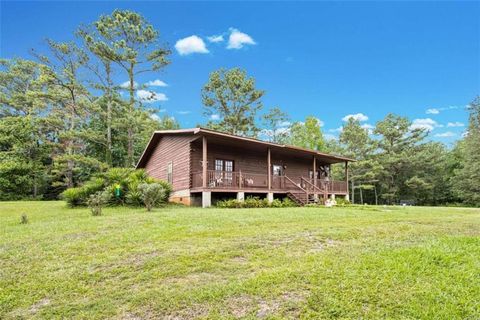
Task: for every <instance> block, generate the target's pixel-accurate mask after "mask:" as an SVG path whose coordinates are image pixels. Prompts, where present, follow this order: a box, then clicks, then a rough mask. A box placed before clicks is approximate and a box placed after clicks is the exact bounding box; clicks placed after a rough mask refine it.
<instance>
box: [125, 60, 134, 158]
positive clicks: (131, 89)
mask: <svg viewBox="0 0 480 320" xmlns="http://www.w3.org/2000/svg"><path fill="white" fill-rule="evenodd" d="M128 78H129V81H130V87H129V93H130V104H129V107H130V108H129V112H128V115H127V116H128V117H129V121H128V129H127V167H130V166H134V165H135V163H134V159H133V140H134V131H133V130H134V119H135V117H134V114H133V112H134V109H135V82H134V75H133V64H130V68H129V70H128Z"/></svg>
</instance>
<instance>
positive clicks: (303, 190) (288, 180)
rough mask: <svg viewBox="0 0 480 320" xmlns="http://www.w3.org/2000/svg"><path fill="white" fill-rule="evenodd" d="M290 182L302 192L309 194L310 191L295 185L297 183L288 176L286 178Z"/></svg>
mask: <svg viewBox="0 0 480 320" xmlns="http://www.w3.org/2000/svg"><path fill="white" fill-rule="evenodd" d="M284 177H285V178H286V179H287V180H288V181H290V182H291V183H293V185H294V186H296V187H297V188H298V189H300V190H302V191H303V192H305V193H307V194H308V191H307V190H305V189H303V188H302V187H301V186H299V185H298V184H296V183H295V181H293V180H292V179H290V178H289V177H287V176H284Z"/></svg>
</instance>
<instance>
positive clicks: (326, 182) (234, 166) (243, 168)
mask: <svg viewBox="0 0 480 320" xmlns="http://www.w3.org/2000/svg"><path fill="white" fill-rule="evenodd" d="M351 161H354V160H353V159H349V158H345V157H341V156H336V155H330V154H326V153H322V152H318V151H315V150H309V149H303V148H298V147H293V146H289V145H282V144H276V143H271V142H265V141H261V140H257V139H252V138H246V137H241V136H235V135H231V134H226V133H222V132H218V131H214V130H210V129H204V128H193V129H182V130H164V131H155V132H154V134H153V135H152V138H151V139H150V142H149V143H148V145H147V147H146V149H145V151H144V152H143V154H142V156H141V158H140V160H139V161H138V164H137V168H145V169H146V171H147V173H148V174H149V175H150V176H152V177H154V178H157V179H162V180H166V181H168V182H170V183H171V184H172V186H173V192H172V195H171V199H170V200H171V201H175V202H181V203H184V204H187V205H202V206H203V207H209V206H210V205H211V204H212V201H213V202H215V201H216V200H217V199H224V198H229V197H230V198H231V197H236V198H237V199H238V200H240V201H242V200H243V199H244V198H245V196H248V195H255V196H260V197H267V199H268V200H269V201H273V199H274V198H284V197H289V198H291V199H292V200H293V201H295V202H297V203H298V204H300V205H304V204H307V203H311V202H322V201H325V200H326V199H327V198H328V197H330V198H334V197H335V196H343V197H345V198H346V199H348V163H349V162H351ZM335 163H344V170H345V177H346V179H345V180H343V181H335V180H332V179H331V165H332V164H335Z"/></svg>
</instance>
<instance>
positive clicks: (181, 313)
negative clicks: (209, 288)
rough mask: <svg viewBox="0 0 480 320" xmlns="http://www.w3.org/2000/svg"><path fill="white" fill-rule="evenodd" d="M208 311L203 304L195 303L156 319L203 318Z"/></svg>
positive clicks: (184, 319)
mask: <svg viewBox="0 0 480 320" xmlns="http://www.w3.org/2000/svg"><path fill="white" fill-rule="evenodd" d="M209 313H210V308H209V307H208V306H206V305H203V304H196V305H193V306H190V307H188V308H185V309H180V310H177V311H174V312H172V313H170V314H168V315H166V316H164V317H157V318H156V319H164V320H189V319H199V318H205V317H207V316H208V314H209Z"/></svg>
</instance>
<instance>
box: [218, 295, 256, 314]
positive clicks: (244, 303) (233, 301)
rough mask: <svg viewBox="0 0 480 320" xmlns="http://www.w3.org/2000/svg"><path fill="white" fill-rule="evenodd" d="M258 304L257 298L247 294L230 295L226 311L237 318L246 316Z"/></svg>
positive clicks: (226, 303)
mask: <svg viewBox="0 0 480 320" xmlns="http://www.w3.org/2000/svg"><path fill="white" fill-rule="evenodd" d="M256 305H257V303H256V301H255V298H253V297H252V296H249V295H246V294H243V295H240V296H233V297H230V298H228V299H227V300H226V302H225V306H226V311H227V312H228V314H229V315H233V316H234V317H235V318H243V317H246V316H247V315H248V314H249V313H251V312H253V311H254V310H255V308H256Z"/></svg>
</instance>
